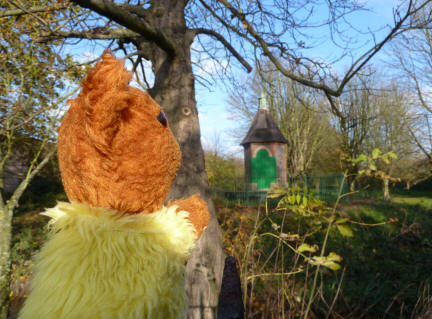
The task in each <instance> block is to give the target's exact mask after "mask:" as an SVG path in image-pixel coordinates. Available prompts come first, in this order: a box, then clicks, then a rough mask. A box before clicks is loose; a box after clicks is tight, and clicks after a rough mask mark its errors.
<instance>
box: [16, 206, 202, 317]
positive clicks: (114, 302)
mask: <svg viewBox="0 0 432 319" xmlns="http://www.w3.org/2000/svg"><path fill="white" fill-rule="evenodd" d="M176 208H177V207H176V206H171V207H168V208H167V207H163V208H162V209H161V210H160V211H158V212H154V213H152V214H136V215H121V214H120V213H119V212H116V211H111V210H107V209H103V208H90V207H89V206H88V205H86V204H79V203H59V204H58V205H57V206H56V207H54V208H51V209H48V210H47V211H46V212H45V213H43V214H44V215H46V216H49V217H51V222H50V224H51V229H52V236H51V238H50V239H49V240H48V242H47V243H46V244H45V245H44V247H43V248H42V250H41V251H40V253H39V255H38V256H37V259H36V265H35V275H34V277H33V280H32V284H31V293H30V295H29V297H28V299H27V300H26V303H25V306H24V308H23V310H22V311H21V313H20V317H19V318H20V319H51V318H52V319H87V318H88V319H90V318H91V319H102V318H103V319H114V318H118V319H129V318H130V319H132V318H134V319H138V318H140V319H141V318H151V319H153V318H155V319H156V318H160V319H169V318H183V317H184V315H185V312H186V309H187V298H186V295H185V292H184V287H183V285H184V280H183V276H184V263H185V262H186V259H187V257H188V255H189V251H190V249H191V248H192V246H193V244H194V242H195V240H196V232H195V230H194V227H193V226H192V225H191V224H190V223H189V222H188V220H187V217H188V213H187V212H185V211H180V212H176Z"/></svg>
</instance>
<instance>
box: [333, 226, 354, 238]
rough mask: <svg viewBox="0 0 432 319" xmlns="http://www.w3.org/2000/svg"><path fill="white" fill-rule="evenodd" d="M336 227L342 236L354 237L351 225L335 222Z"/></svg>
mask: <svg viewBox="0 0 432 319" xmlns="http://www.w3.org/2000/svg"><path fill="white" fill-rule="evenodd" d="M336 227H337V229H338V230H339V232H340V233H341V235H342V236H344V237H354V233H353V231H352V229H351V227H349V226H348V225H346V224H337V223H336Z"/></svg>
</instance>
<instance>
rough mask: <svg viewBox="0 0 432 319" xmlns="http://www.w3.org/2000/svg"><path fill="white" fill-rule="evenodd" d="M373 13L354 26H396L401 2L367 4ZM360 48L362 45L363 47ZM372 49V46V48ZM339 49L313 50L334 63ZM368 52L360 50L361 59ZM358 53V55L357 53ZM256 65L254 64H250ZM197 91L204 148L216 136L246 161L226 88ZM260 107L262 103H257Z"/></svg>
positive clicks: (360, 16)
mask: <svg viewBox="0 0 432 319" xmlns="http://www.w3.org/2000/svg"><path fill="white" fill-rule="evenodd" d="M365 3H367V6H368V8H370V10H371V11H370V12H359V13H356V14H353V15H352V16H351V19H350V22H351V23H352V24H353V25H354V26H355V27H357V28H360V29H361V30H363V31H365V32H366V31H368V27H369V28H370V29H371V30H377V29H379V28H381V27H384V26H385V25H392V23H393V8H394V7H395V6H396V5H397V4H398V1H397V0H371V1H365ZM382 34H384V33H383V32H381V33H377V40H380V39H381V38H382V37H380V35H382ZM358 40H359V43H360V44H364V43H366V42H367V41H370V40H371V37H370V35H365V36H363V37H358ZM360 44H359V45H360ZM367 47H370V44H369V46H367ZM335 50H336V49H335V47H332V46H331V45H327V44H326V43H324V42H323V43H322V45H320V46H319V48H316V49H314V50H311V52H310V53H311V54H312V55H314V56H317V57H320V58H323V59H325V60H331V59H332V58H334V57H335V52H336V51H335ZM361 51H364V48H363V50H362V49H359V50H358V51H357V52H358V53H357V55H358V54H359V53H360V52H361ZM354 53H355V52H354ZM385 59H386V56H385V51H383V52H382V53H380V54H379V55H377V56H376V57H374V59H373V60H372V63H373V64H380V63H383V60H385ZM249 62H250V63H251V64H252V63H253V61H252V60H249ZM349 64H350V60H349V59H345V60H342V61H341V62H339V63H338V64H336V65H335V69H336V70H337V71H339V72H340V71H343V70H344V69H345V68H347V66H348V65H349ZM236 72H237V73H238V76H239V78H244V77H246V76H247V74H246V72H245V71H244V70H236ZM196 88H197V95H196V99H197V103H198V110H199V119H200V126H201V135H202V138H201V140H202V143H203V147H204V148H205V149H206V148H210V149H211V148H212V147H213V145H212V144H213V143H214V140H215V136H218V137H219V139H220V142H221V144H223V146H224V149H225V150H226V152H227V153H228V154H230V155H234V156H236V157H243V149H242V147H241V146H240V145H239V144H238V143H239V140H237V139H235V138H234V137H233V136H232V135H231V132H232V131H233V130H235V129H236V128H237V126H238V124H237V123H236V122H235V121H234V120H232V119H230V114H229V111H228V103H227V100H228V99H229V94H228V91H227V89H226V88H224V87H223V85H217V86H215V87H213V88H212V89H211V90H209V89H208V88H205V87H203V86H201V85H200V84H199V83H197V85H196ZM257 103H258V100H257Z"/></svg>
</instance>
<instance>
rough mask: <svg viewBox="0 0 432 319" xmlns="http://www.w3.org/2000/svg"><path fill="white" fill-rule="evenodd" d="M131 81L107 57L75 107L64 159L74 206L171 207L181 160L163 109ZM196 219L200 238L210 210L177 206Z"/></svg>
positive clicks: (64, 131)
mask: <svg viewBox="0 0 432 319" xmlns="http://www.w3.org/2000/svg"><path fill="white" fill-rule="evenodd" d="M130 79H131V74H130V73H129V72H127V71H126V70H125V68H124V66H123V61H121V60H117V59H116V58H115V57H114V56H113V55H112V54H110V53H104V54H103V56H102V61H101V62H99V63H98V64H97V65H96V66H95V67H94V68H93V69H92V70H91V71H90V73H89V74H88V75H87V77H86V79H85V80H84V81H83V83H82V90H81V92H80V94H79V95H78V97H77V98H76V99H74V100H72V101H70V109H69V110H68V112H67V114H66V116H65V118H64V120H63V122H62V124H61V126H60V128H59V138H58V158H59V164H60V170H61V173H62V179H63V184H64V187H65V190H66V193H67V195H68V197H69V199H70V200H72V201H77V202H86V203H88V204H90V206H94V207H105V208H110V209H115V210H118V211H121V212H126V213H129V214H136V213H141V212H143V213H151V212H154V211H157V210H159V209H160V208H161V207H162V206H163V203H164V201H165V198H166V196H167V194H168V192H169V189H170V187H171V184H172V182H173V180H174V178H175V174H176V172H177V170H178V168H179V166H180V161H181V153H180V148H179V146H178V143H177V141H176V139H175V138H174V136H173V134H172V132H171V130H170V129H169V127H165V126H164V125H162V124H161V123H160V122H159V121H158V120H157V116H158V115H159V113H160V112H161V108H160V107H159V105H158V104H157V103H156V102H155V101H154V100H153V99H152V98H151V97H150V95H148V94H147V93H145V92H142V91H141V90H139V89H136V88H133V87H131V86H129V85H128V83H129V81H130ZM175 203H177V204H178V205H179V206H181V207H182V208H183V206H182V205H184V208H185V210H187V211H189V213H190V220H191V222H192V223H193V224H194V225H195V227H196V229H197V230H198V232H199V233H201V231H202V229H203V228H204V227H205V226H206V225H207V223H208V219H209V215H208V210H207V206H206V205H205V203H204V202H203V201H201V200H200V199H199V198H198V197H197V196H192V197H190V198H189V199H185V200H180V201H177V202H175Z"/></svg>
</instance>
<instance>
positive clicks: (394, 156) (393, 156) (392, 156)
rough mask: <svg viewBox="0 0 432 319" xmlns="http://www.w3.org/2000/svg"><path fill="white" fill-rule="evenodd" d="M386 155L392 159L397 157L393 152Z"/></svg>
mask: <svg viewBox="0 0 432 319" xmlns="http://www.w3.org/2000/svg"><path fill="white" fill-rule="evenodd" d="M387 154H388V156H390V157H391V158H393V159H396V158H397V155H396V154H395V153H393V152H388V153H387Z"/></svg>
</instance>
